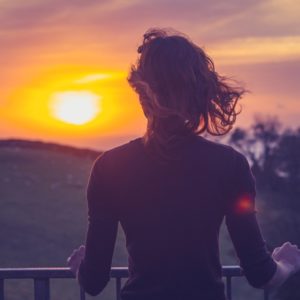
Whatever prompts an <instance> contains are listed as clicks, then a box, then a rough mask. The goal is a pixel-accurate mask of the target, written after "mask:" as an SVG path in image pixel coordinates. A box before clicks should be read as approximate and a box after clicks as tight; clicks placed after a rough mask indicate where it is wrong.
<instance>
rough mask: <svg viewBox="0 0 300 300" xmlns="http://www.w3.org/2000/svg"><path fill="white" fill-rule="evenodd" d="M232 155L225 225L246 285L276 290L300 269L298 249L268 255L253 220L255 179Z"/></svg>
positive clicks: (291, 247) (240, 159)
mask: <svg viewBox="0 0 300 300" xmlns="http://www.w3.org/2000/svg"><path fill="white" fill-rule="evenodd" d="M235 154H236V155H235V159H234V163H233V168H232V171H233V173H232V175H233V176H232V177H231V176H230V177H231V180H230V182H227V186H228V187H229V191H230V192H229V198H228V202H227V206H226V213H225V221H226V225H227V228H228V231H229V234H230V237H231V239H232V242H233V245H234V247H235V250H236V253H237V256H238V258H239V260H240V265H241V267H242V269H243V271H244V274H245V276H246V278H247V280H248V282H249V283H250V284H251V285H252V286H253V287H256V288H273V287H278V286H280V285H281V284H282V283H283V282H284V281H285V280H286V279H287V278H288V277H289V276H290V275H291V274H294V273H295V272H297V271H299V270H300V250H299V249H298V248H297V246H295V245H291V244H290V243H289V242H287V243H285V244H283V245H282V246H281V247H278V248H276V249H275V250H274V252H273V254H272V255H271V253H270V252H269V251H268V250H267V248H266V243H265V240H264V239H263V236H262V234H261V230H260V227H259V225H258V223H257V219H256V209H255V196H256V189H255V179H254V177H253V175H252V172H251V170H250V167H249V164H248V162H247V160H246V158H245V157H244V156H243V155H241V154H239V153H235Z"/></svg>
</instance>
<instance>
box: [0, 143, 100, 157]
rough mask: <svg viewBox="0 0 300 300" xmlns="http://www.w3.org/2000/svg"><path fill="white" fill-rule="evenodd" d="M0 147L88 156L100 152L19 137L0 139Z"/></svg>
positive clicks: (95, 155) (94, 155)
mask: <svg viewBox="0 0 300 300" xmlns="http://www.w3.org/2000/svg"><path fill="white" fill-rule="evenodd" d="M1 147H19V148H31V149H36V150H49V151H56V152H63V153H65V154H72V155H76V156H82V157H90V158H96V157H97V156H98V155H99V154H101V151H96V150H91V149H87V148H77V147H73V146H67V145H61V144H57V143H49V142H42V141H32V140H21V139H2V140H1V139H0V148H1Z"/></svg>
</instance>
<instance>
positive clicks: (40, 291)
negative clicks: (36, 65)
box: [34, 278, 50, 300]
mask: <svg viewBox="0 0 300 300" xmlns="http://www.w3.org/2000/svg"><path fill="white" fill-rule="evenodd" d="M34 300H50V284H49V278H35V279H34Z"/></svg>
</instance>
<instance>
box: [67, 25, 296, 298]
mask: <svg viewBox="0 0 300 300" xmlns="http://www.w3.org/2000/svg"><path fill="white" fill-rule="evenodd" d="M138 52H139V53H140V57H139V59H138V61H137V64H136V65H135V66H133V67H132V69H131V72H130V75H129V77H128V81H129V83H130V85H131V86H132V87H133V89H134V90H135V91H136V92H137V93H138V96H139V100H140V103H141V106H142V108H143V111H144V114H145V116H146V118H147V121H148V123H147V130H146V133H145V135H144V136H143V137H142V138H137V139H135V140H132V141H130V142H129V143H127V144H124V145H121V146H119V147H116V148H114V149H111V150H109V151H106V152H104V153H103V154H102V155H101V156H100V157H99V158H98V159H97V160H96V162H95V164H94V166H93V168H92V171H91V175H90V179H89V184H88V189H87V200H88V209H89V210H88V214H89V226H88V231H87V237H86V244H85V246H81V247H80V248H79V249H77V250H75V251H74V252H73V254H72V255H71V256H70V257H69V259H68V265H69V266H70V267H71V269H72V271H73V272H74V273H75V274H76V276H77V278H78V280H79V283H80V285H81V286H82V287H83V289H84V290H85V291H86V292H87V293H89V294H91V295H96V294H98V293H100V292H101V291H102V290H103V289H104V287H105V286H106V284H107V282H108V281H109V273H110V268H111V260H112V254H113V249H114V244H115V240H116V234H117V227H118V222H120V224H121V226H122V228H123V230H124V232H125V235H126V246H127V250H128V254H129V261H128V262H129V273H130V276H129V279H128V280H127V281H126V283H125V285H124V287H123V288H122V291H121V297H122V299H123V300H160V299H161V300H168V299H170V300H171V299H172V300H175V299H178V300H193V299H198V300H200V299H206V300H210V299H213V300H224V299H225V294H224V284H223V282H222V278H221V264H220V260H219V251H218V234H219V229H220V225H221V223H222V220H223V218H224V217H225V221H226V225H227V228H228V231H229V233H230V236H231V239H232V241H233V244H234V247H235V250H236V252H237V255H238V257H239V260H240V264H241V267H242V268H243V270H244V273H245V276H246V278H247V280H248V281H249V283H250V284H251V285H252V286H254V287H256V288H264V287H276V286H279V285H280V284H282V283H283V282H284V281H285V280H286V279H287V278H288V277H289V276H290V275H291V274H293V273H294V272H296V271H298V270H299V269H300V250H299V249H298V248H297V246H295V245H291V244H290V243H285V244H284V245H282V246H281V247H278V248H276V249H275V250H274V252H273V254H272V255H270V253H269V252H268V251H267V249H266V245H265V241H264V239H263V237H262V235H261V232H260V229H259V226H258V224H257V220H256V215H255V213H256V211H255V204H254V201H255V181H254V178H253V176H252V173H251V171H250V168H249V165H248V162H247V160H246V158H245V157H244V156H243V155H242V154H240V153H239V152H237V151H235V150H234V149H233V148H231V147H229V146H225V145H222V144H218V143H214V142H211V141H208V140H206V139H204V138H203V137H201V136H199V134H201V133H204V132H207V133H209V134H212V135H223V134H225V133H227V132H228V131H229V130H230V129H231V127H232V125H233V124H234V123H235V120H236V116H237V114H238V110H237V102H238V100H239V99H240V98H241V97H242V95H243V93H244V90H243V89H242V88H238V87H235V86H233V85H230V84H229V83H228V82H227V80H226V78H224V77H221V76H219V75H218V74H217V72H216V71H215V69H214V64H213V62H212V60H211V59H210V58H209V57H208V56H207V55H206V54H205V52H204V51H203V50H202V49H201V48H199V47H198V46H197V45H195V44H194V43H193V42H191V41H190V40H189V39H188V38H187V37H185V36H183V35H182V34H179V33H176V32H175V33H171V32H168V31H166V30H160V29H150V30H148V31H147V32H146V33H145V34H144V40H143V43H142V45H141V46H140V47H139V48H138Z"/></svg>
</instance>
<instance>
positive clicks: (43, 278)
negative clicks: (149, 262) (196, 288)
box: [0, 266, 269, 300]
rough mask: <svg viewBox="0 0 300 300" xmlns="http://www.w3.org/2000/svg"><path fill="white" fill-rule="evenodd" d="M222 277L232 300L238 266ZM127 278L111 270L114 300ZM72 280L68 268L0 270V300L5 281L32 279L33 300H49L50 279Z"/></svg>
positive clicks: (120, 271) (265, 296) (265, 294)
mask: <svg viewBox="0 0 300 300" xmlns="http://www.w3.org/2000/svg"><path fill="white" fill-rule="evenodd" d="M222 276H223V277H225V280H226V295H227V298H228V300H232V278H233V277H241V276H243V272H242V270H241V268H240V267H238V266H223V267H222ZM126 277H128V268H127V267H114V268H112V269H111V278H114V279H115V280H116V300H120V299H121V298H120V291H121V286H122V278H126ZM54 278H74V275H73V274H72V272H71V271H70V269H69V268H0V300H4V299H5V297H4V281H5V280H7V279H33V281H34V300H50V279H54ZM263 299H264V300H268V299H269V297H268V291H267V290H264V292H263ZM80 300H85V293H84V291H83V290H82V289H80Z"/></svg>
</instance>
